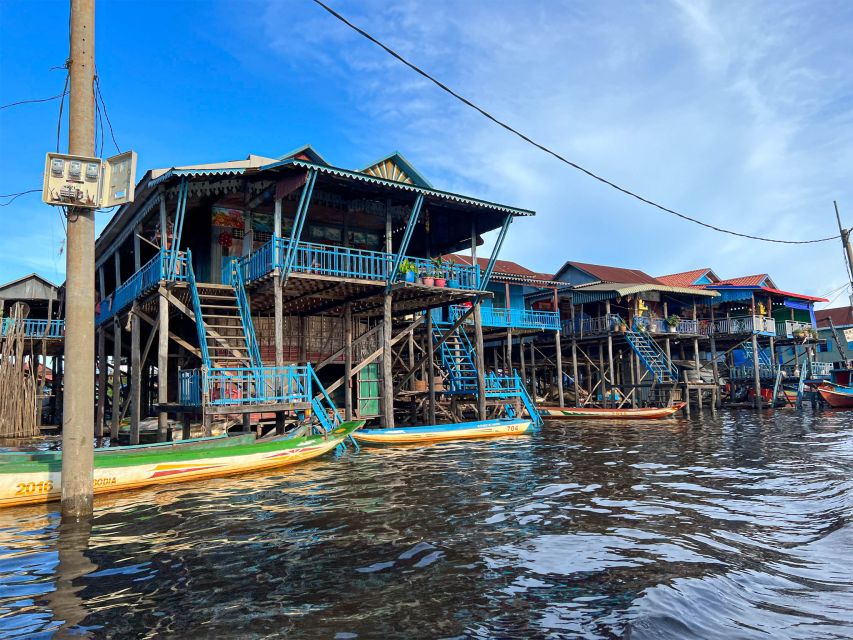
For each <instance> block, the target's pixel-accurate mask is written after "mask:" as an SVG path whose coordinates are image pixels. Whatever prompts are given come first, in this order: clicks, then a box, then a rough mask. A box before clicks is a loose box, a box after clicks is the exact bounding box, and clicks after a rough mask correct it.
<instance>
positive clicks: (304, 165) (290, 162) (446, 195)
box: [258, 158, 536, 216]
mask: <svg viewBox="0 0 853 640" xmlns="http://www.w3.org/2000/svg"><path fill="white" fill-rule="evenodd" d="M285 166H292V167H298V168H300V169H313V170H315V171H317V172H318V173H324V174H326V175H333V176H337V177H339V178H349V179H351V180H356V181H358V182H366V183H369V184H376V185H381V186H383V187H390V188H392V189H397V190H399V191H410V192H412V193H422V194H423V195H425V196H430V197H433V198H438V199H440V200H448V201H451V202H458V203H459V204H467V205H472V206H475V207H482V208H483V209H492V210H493V211H501V212H503V213H509V214H511V215H513V216H533V215H536V213H535V212H534V211H531V210H529V209H518V208H516V207H508V206H506V205H502V204H498V203H496V202H489V201H488V200H480V199H478V198H468V197H466V196H461V195H459V194H458V193H450V192H449V191H441V190H439V189H427V188H426V187H418V186H415V185H413V184H405V183H403V182H395V181H393V180H385V179H384V178H377V177H375V176H369V175H367V174H364V173H359V172H358V171H350V170H348V169H340V168H338V167H327V166H323V165H319V164H314V163H313V162H305V161H304V160H296V159H293V158H288V159H286V160H282V161H280V162H275V163H273V164H269V165H266V166H263V167H260V168H259V169H258V171H269V170H270V169H277V168H279V167H285Z"/></svg>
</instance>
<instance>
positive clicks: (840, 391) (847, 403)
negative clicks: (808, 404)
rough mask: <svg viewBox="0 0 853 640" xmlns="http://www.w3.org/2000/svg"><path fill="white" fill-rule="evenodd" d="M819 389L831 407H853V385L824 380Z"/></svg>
mask: <svg viewBox="0 0 853 640" xmlns="http://www.w3.org/2000/svg"><path fill="white" fill-rule="evenodd" d="M817 391H818V393H819V394H820V397H821V398H823V399H824V400H826V401H827V403H828V404H829V406H830V407H834V408H836V409H849V408H853V387H845V386H844V385H840V384H835V383H832V382H823V383H821V384H819V385H818V387H817Z"/></svg>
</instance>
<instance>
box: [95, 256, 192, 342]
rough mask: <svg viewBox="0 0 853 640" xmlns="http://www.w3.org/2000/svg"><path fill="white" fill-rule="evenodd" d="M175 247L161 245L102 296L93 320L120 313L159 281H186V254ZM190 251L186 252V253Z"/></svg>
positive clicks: (105, 319)
mask: <svg viewBox="0 0 853 640" xmlns="http://www.w3.org/2000/svg"><path fill="white" fill-rule="evenodd" d="M175 253H176V252H175V250H174V249H162V250H161V251H160V252H159V253H158V254H157V255H156V256H154V257H153V258H151V260H149V261H148V262H146V263H145V264H144V265H142V267H141V268H140V269H139V271H137V272H136V273H134V274H133V275H132V276H130V278H128V279H127V281H126V282H124V284H122V285H121V286H120V287H119V288H118V289H116V290H115V291H114V292H113V293H112V294H110V295H108V296H107V297H106V298H104V299H103V300H101V302H100V304H99V305H98V308H97V310H96V313H95V324H97V325H98V326H100V325H102V324H104V323H105V322H106V321H107V320H109V319H110V318H112V317H113V316H115V315H116V314H119V313H121V312H122V311H124V310H125V309H127V308H128V307H130V305H132V304H133V302H134V300H138V299H139V298H141V297H143V296H144V295H146V294H148V293H149V292H150V291H152V290H153V289H155V288H156V287H157V286H158V285H159V284H160V282H161V281H163V280H169V281H172V282H178V281H180V282H185V281H186V280H187V255H184V254H183V253H181V252H178V253H177V255H175ZM188 253H189V252H187V254H188ZM171 264H174V265H175V267H174V272H173V273H171V274H170V273H169V271H170V265H171Z"/></svg>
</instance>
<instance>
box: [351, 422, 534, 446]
mask: <svg viewBox="0 0 853 640" xmlns="http://www.w3.org/2000/svg"><path fill="white" fill-rule="evenodd" d="M533 430H534V425H533V422H532V421H531V420H530V419H516V418H512V419H501V420H483V421H478V422H460V423H458V424H443V425H428V426H421V427H395V428H393V429H361V430H359V431H356V432H355V433H353V434H352V436H353V438H355V439H356V440H357V441H358V442H361V443H368V444H412V443H418V442H441V441H443V440H466V439H469V438H492V437H496V436H509V435H520V434H524V433H531V432H532V431H533Z"/></svg>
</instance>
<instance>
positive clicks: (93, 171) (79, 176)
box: [41, 153, 102, 209]
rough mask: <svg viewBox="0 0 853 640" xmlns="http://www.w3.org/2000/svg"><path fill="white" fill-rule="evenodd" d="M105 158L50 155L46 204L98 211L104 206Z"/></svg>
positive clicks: (47, 169) (45, 169) (45, 196)
mask: <svg viewBox="0 0 853 640" xmlns="http://www.w3.org/2000/svg"><path fill="white" fill-rule="evenodd" d="M101 179H102V171H101V159H100V158H87V157H86V156H71V155H67V154H64V153H48V154H47V158H46V160H45V165H44V185H43V187H42V194H41V199H42V201H43V202H45V203H46V204H53V205H66V206H69V207H86V208H89V209H97V208H98V207H100V206H101Z"/></svg>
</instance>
